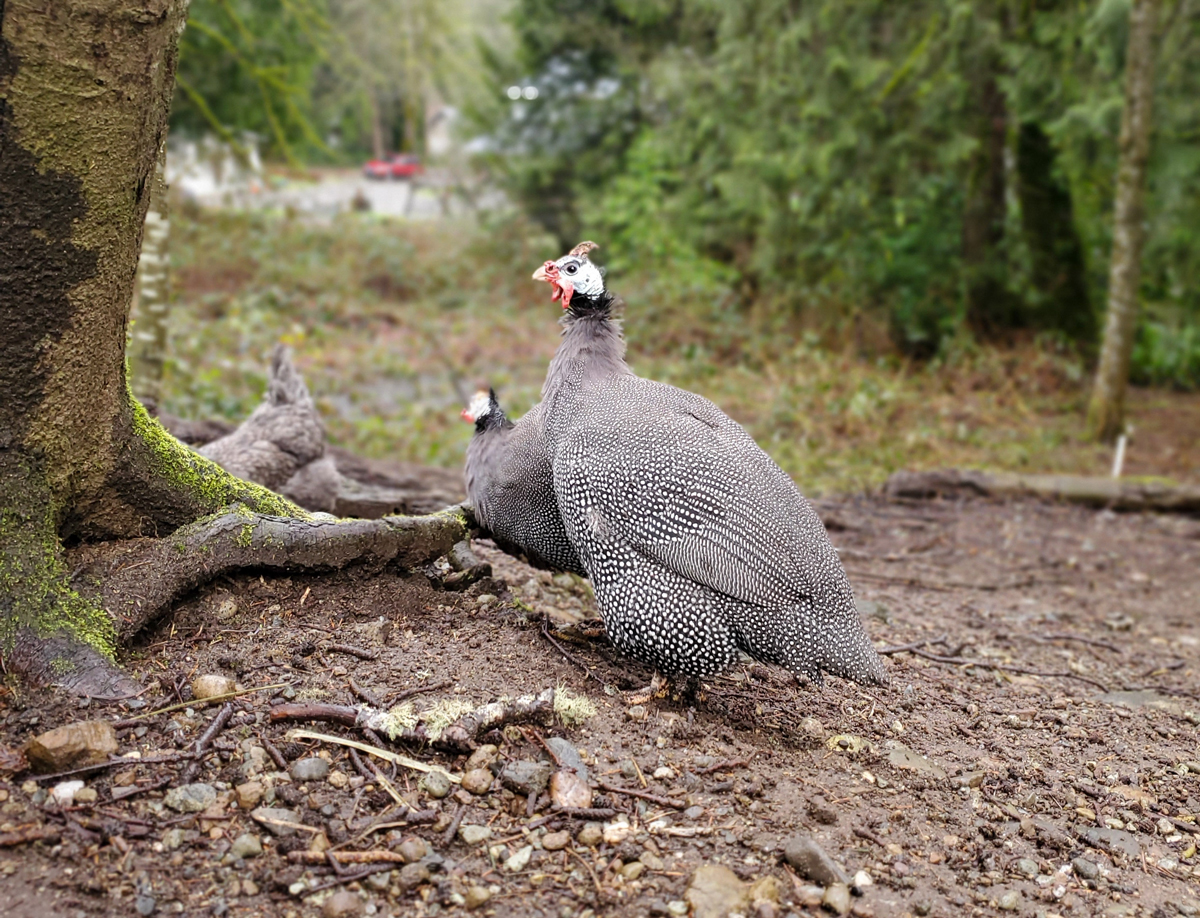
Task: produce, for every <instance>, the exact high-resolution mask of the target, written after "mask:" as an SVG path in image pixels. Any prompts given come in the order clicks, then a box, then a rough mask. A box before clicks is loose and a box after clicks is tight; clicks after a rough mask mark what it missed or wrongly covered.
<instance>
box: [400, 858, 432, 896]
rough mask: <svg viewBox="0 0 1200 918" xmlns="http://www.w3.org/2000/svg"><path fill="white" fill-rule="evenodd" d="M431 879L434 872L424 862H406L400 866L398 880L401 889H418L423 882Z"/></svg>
mask: <svg viewBox="0 0 1200 918" xmlns="http://www.w3.org/2000/svg"><path fill="white" fill-rule="evenodd" d="M430 879H432V874H431V873H430V872H429V868H428V867H426V866H425V865H424V864H405V865H404V866H403V867H401V868H400V874H399V876H397V878H396V882H397V883H398V884H399V885H400V888H401V889H403V890H405V891H406V892H407V891H408V890H410V889H416V888H417V887H418V886H420V885H421V884H422V883H428V882H429V881H430Z"/></svg>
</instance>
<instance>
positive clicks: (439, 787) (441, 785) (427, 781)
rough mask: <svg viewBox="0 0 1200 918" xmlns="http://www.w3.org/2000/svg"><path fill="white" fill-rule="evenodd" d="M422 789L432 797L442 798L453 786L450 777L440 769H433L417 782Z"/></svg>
mask: <svg viewBox="0 0 1200 918" xmlns="http://www.w3.org/2000/svg"><path fill="white" fill-rule="evenodd" d="M417 787H419V788H420V789H421V790H423V791H425V793H427V794H428V795H429V796H430V797H433V798H434V799H435V800H441V799H442V798H443V797H445V796H446V795H447V794H449V793H450V788H451V787H453V784H452V783H451V781H450V779H449V778H448V777H446V776H445V775H444V774H442V773H441V772H440V771H431V772H429V773H428V774H426V775H425V777H423V778H422V779H421V781H420V783H418V784H417Z"/></svg>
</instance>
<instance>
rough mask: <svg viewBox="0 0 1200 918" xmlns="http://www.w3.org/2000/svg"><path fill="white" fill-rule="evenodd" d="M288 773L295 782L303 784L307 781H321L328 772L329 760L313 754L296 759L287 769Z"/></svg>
mask: <svg viewBox="0 0 1200 918" xmlns="http://www.w3.org/2000/svg"><path fill="white" fill-rule="evenodd" d="M288 773H289V774H290V775H291V776H292V780H293V781H295V782H296V783H297V784H304V783H306V782H308V781H321V780H323V779H324V778H325V776H326V775H328V774H329V762H328V761H326V760H325V759H322V758H320V757H319V756H315V755H314V756H310V757H308V758H305V759H297V760H296V761H295V762H293V763H292V767H291V768H290V769H288Z"/></svg>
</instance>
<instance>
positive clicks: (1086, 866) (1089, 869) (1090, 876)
mask: <svg viewBox="0 0 1200 918" xmlns="http://www.w3.org/2000/svg"><path fill="white" fill-rule="evenodd" d="M1071 867H1073V868H1074V870H1075V873H1076V874H1077V875H1078V876H1079V877H1081V878H1082V879H1084V880H1094V879H1096V877H1098V876H1100V868H1099V867H1098V866H1096V864H1095V862H1093V861H1089V860H1088V859H1087V858H1084V857H1077V858H1075V859H1074V860H1073V861H1071Z"/></svg>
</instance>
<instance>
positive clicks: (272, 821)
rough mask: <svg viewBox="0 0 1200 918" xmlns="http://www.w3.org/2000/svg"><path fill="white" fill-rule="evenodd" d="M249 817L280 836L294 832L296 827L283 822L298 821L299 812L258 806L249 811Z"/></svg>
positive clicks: (293, 833)
mask: <svg viewBox="0 0 1200 918" xmlns="http://www.w3.org/2000/svg"><path fill="white" fill-rule="evenodd" d="M250 818H251V819H253V820H254V821H255V822H257V823H260V824H261V825H262V826H263V828H265V829H266V830H267V831H268V832H270V833H271V834H272V835H278V836H279V837H281V838H284V837H286V836H289V835H295V834H296V829H295V828H293V826H292V825H285V823H293V824H295V823H299V822H300V814H299V813H298V812H296V811H295V810H287V809H283V808H282V807H278V808H275V807H263V806H260V807H259V808H258V809H257V810H252V811H251V812H250Z"/></svg>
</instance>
